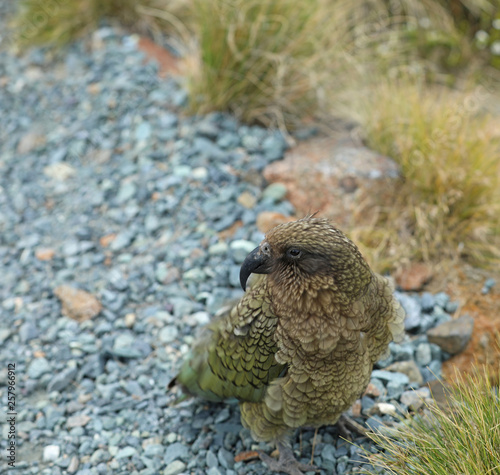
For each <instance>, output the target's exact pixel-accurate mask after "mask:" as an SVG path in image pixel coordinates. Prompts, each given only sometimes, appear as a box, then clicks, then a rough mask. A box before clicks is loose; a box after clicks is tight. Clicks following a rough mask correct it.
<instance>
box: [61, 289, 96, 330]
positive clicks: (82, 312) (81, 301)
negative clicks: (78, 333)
mask: <svg viewBox="0 0 500 475" xmlns="http://www.w3.org/2000/svg"><path fill="white" fill-rule="evenodd" d="M54 295H55V296H56V297H57V298H59V300H60V301H61V304H62V314H63V315H65V316H66V317H69V318H72V319H74V320H77V321H79V322H82V321H85V320H89V319H91V318H93V317H95V316H96V315H98V314H99V313H100V312H101V310H102V305H101V303H100V302H99V301H98V300H97V298H95V297H94V296H93V295H92V294H90V293H89V292H86V291H85V290H80V289H77V288H74V287H71V286H69V285H60V286H59V287H56V288H55V289H54Z"/></svg>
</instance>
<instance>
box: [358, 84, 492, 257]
mask: <svg viewBox="0 0 500 475" xmlns="http://www.w3.org/2000/svg"><path fill="white" fill-rule="evenodd" d="M359 97H361V95H360V96H359ZM362 97H363V102H360V103H358V107H356V108H355V110H357V112H358V114H359V116H358V119H359V120H360V122H361V124H362V126H363V128H364V132H365V133H366V142H367V143H368V146H370V147H371V148H373V149H375V150H377V151H378V152H380V153H382V154H385V155H387V156H390V157H392V158H393V159H394V160H396V161H397V162H398V163H399V164H400V166H401V172H402V176H403V183H402V185H401V189H400V194H399V199H398V200H396V202H395V203H393V206H391V207H390V208H386V209H383V210H382V211H381V213H380V215H379V216H378V219H377V223H376V225H375V230H374V231H373V232H370V230H368V232H366V233H364V235H363V233H361V235H360V236H359V238H360V239H361V240H362V241H364V243H365V245H366V246H367V247H369V248H370V247H371V248H374V247H377V246H383V247H384V248H385V247H389V248H391V246H396V250H395V249H393V251H394V252H393V254H395V255H399V256H404V255H406V256H407V257H409V258H412V259H416V260H424V261H434V262H438V261H440V260H446V259H450V260H453V259H456V258H457V257H464V258H467V259H470V260H472V261H473V262H474V263H476V264H482V265H488V264H494V263H498V259H499V258H500V128H499V127H498V118H494V117H491V116H489V115H487V114H486V113H483V112H481V110H482V103H484V102H485V101H487V100H488V95H487V94H486V92H485V91H482V90H481V89H475V90H473V91H472V92H470V93H468V94H463V93H458V92H453V91H451V90H450V89H445V88H430V87H428V86H427V87H425V88H424V87H422V86H421V85H419V84H416V83H412V82H409V81H404V80H400V81H399V80H385V81H384V80H381V81H380V82H379V83H378V84H377V85H374V86H372V87H370V88H369V90H368V91H367V92H365V94H363V95H362ZM358 233H359V232H358ZM397 246H400V247H399V248H397ZM401 246H404V248H402V247H401ZM384 253H385V254H386V255H387V254H388V253H387V252H385V251H384Z"/></svg>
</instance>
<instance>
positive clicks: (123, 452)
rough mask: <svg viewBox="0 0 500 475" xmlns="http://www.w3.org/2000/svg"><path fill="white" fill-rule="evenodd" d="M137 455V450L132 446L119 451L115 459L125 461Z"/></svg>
mask: <svg viewBox="0 0 500 475" xmlns="http://www.w3.org/2000/svg"><path fill="white" fill-rule="evenodd" d="M136 453H137V449H135V448H134V447H131V446H127V447H123V448H121V449H120V450H118V453H117V454H116V455H115V459H124V458H127V457H132V455H134V454H136Z"/></svg>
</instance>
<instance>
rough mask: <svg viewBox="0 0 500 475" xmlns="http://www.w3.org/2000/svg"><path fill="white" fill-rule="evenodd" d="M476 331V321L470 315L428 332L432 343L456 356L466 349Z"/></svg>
mask: <svg viewBox="0 0 500 475" xmlns="http://www.w3.org/2000/svg"><path fill="white" fill-rule="evenodd" d="M473 330H474V319H473V318H472V317H470V316H469V315H462V316H461V317H459V318H456V319H453V320H450V321H449V322H445V323H442V324H441V325H438V326H437V327H434V328H431V329H430V330H428V331H427V338H428V340H429V342H430V343H434V344H436V345H438V346H439V347H440V348H441V349H442V350H443V351H446V353H449V354H450V355H456V354H457V353H460V352H461V351H462V350H464V349H465V347H466V346H467V343H468V342H469V340H470V338H471V336H472V331H473Z"/></svg>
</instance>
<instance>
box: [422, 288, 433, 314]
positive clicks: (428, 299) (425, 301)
mask: <svg viewBox="0 0 500 475" xmlns="http://www.w3.org/2000/svg"><path fill="white" fill-rule="evenodd" d="M435 304H436V303H435V300H434V296H433V295H432V294H431V293H430V292H424V293H423V294H422V296H421V297H420V305H421V306H422V310H423V311H424V312H427V313H430V312H432V310H434V305H435Z"/></svg>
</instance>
